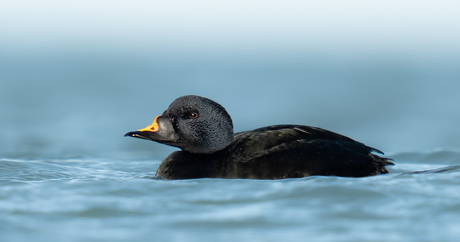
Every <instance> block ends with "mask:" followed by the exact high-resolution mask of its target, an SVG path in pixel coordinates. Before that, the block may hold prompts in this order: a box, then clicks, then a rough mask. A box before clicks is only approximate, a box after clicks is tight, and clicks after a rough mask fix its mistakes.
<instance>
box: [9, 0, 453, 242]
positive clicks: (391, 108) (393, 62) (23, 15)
mask: <svg viewBox="0 0 460 242" xmlns="http://www.w3.org/2000/svg"><path fill="white" fill-rule="evenodd" d="M459 9H460V4H458V3H457V2H455V1H294V0H292V1H255V0H251V1H224V2H222V1H139V0H135V1H89V0H83V1H50V0H44V1H23V0H17V1H9V0H7V1H2V2H1V3H0V158H5V159H12V160H13V161H15V162H19V163H21V162H22V163H25V164H30V163H28V162H29V161H34V162H39V163H40V162H44V163H47V162H50V159H51V160H52V161H53V162H54V161H55V160H56V159H57V160H58V161H62V162H68V161H69V160H72V159H77V160H78V161H80V162H83V164H87V163H85V162H86V161H88V162H90V161H91V162H96V163H95V164H97V162H100V161H101V160H102V161H104V162H107V164H110V163H116V164H120V168H117V169H120V170H122V171H123V170H124V171H126V169H128V170H129V169H131V168H127V167H131V166H133V164H137V163H135V162H137V161H140V160H141V161H149V160H154V161H156V162H157V163H155V162H153V163H152V166H151V167H150V166H148V165H145V167H144V164H143V165H142V170H143V171H147V170H148V171H150V172H152V173H153V174H154V172H155V170H156V167H155V166H158V164H159V163H158V162H159V161H161V160H162V159H163V158H164V157H165V156H166V155H168V154H169V153H170V152H172V151H173V150H175V149H174V148H171V147H166V146H163V145H159V144H155V143H153V142H147V141H144V140H137V139H132V138H124V137H122V136H123V134H124V133H126V132H127V131H131V130H135V129H139V128H143V127H145V126H147V125H148V124H150V123H151V122H152V120H153V118H154V117H155V116H156V115H158V114H161V113H162V112H163V111H164V110H165V109H166V108H167V107H168V105H169V104H170V103H171V102H172V101H173V100H174V99H175V98H177V97H179V96H182V95H187V94H195V95H201V96H205V97H208V98H211V99H213V100H215V101H217V102H219V103H220V104H222V105H223V106H224V107H225V108H226V109H227V111H228V112H229V113H230V115H231V116H232V118H233V123H234V128H235V131H243V130H248V129H254V128H258V127H261V126H266V125H272V124H281V123H292V124H306V125H312V126H319V127H322V128H326V129H330V130H333V131H335V132H338V133H342V134H344V135H347V136H349V137H351V138H354V139H357V140H359V141H362V142H364V143H366V144H368V145H370V146H373V147H376V148H378V149H381V150H383V151H384V152H386V153H387V154H389V155H390V156H391V155H393V157H403V158H404V157H406V156H404V155H403V154H418V155H415V156H413V157H412V156H410V157H412V158H410V159H409V161H411V162H413V163H417V162H418V161H420V160H424V159H422V158H420V154H428V155H430V154H433V152H434V153H435V154H437V153H436V152H444V151H446V150H447V151H448V152H454V153H453V154H452V156H449V159H450V160H449V162H450V163H449V162H442V161H441V162H440V163H437V162H438V160H436V159H435V158H433V160H430V159H428V158H427V159H428V161H429V162H431V163H434V164H438V165H437V166H436V165H434V167H440V166H442V164H450V165H454V164H457V163H456V161H459V158H458V157H460V156H458V153H456V152H458V150H459V148H460V129H459V123H460V108H459V104H460V95H459V94H460V68H459V67H460V31H459V29H460V14H458V13H459ZM449 154H450V153H449ZM422 156H423V155H422ZM429 157H431V156H429ZM435 157H438V156H435ZM452 157H454V158H452ZM419 158H420V159H419ZM438 158H439V157H438ZM406 161H407V160H406ZM425 161H426V159H425ZM117 162H121V163H117ZM395 162H396V163H397V164H398V162H399V164H400V166H399V167H404V162H405V160H404V159H400V160H399V161H398V160H396V161H395ZM22 163H21V164H22ZM34 164H35V163H34ZM53 164H54V163H53ZM57 164H60V163H59V162H57ZM69 164H70V163H69ZM72 164H73V165H74V167H73V168H75V169H77V168H78V167H80V166H81V165H82V164H81V163H79V162H77V163H72ZM101 164H106V163H101ZM121 164H125V165H126V167H123V165H121ZM146 164H149V163H146ZM69 166H71V167H72V165H69ZM96 166H97V165H96ZM5 167H7V168H8V167H9V166H7V165H5ZM13 167H14V166H13ZM97 167H99V166H97ZM106 168H107V167H106ZM423 168H427V167H424V166H413V167H410V169H423ZM428 168H429V167H428ZM8 169H9V168H8ZM48 169H51V171H50V172H52V168H48ZM101 169H102V170H103V169H104V168H101ZM107 169H108V168H107ZM138 169H140V168H138ZM150 169H151V170H150ZM410 169H409V168H408V169H406V170H405V169H404V168H403V169H402V170H397V171H400V172H403V171H410ZM34 170H35V169H33V168H31V172H32V174H33V173H34ZM45 170H46V169H45ZM109 170H110V169H109ZM10 172H12V173H11V174H13V175H11V176H9V175H4V176H5V177H7V178H8V179H7V180H9V181H11V180H17V181H21V179H23V178H21V177H20V176H15V175H14V174H16V173H15V172H24V171H23V170H21V169H19V168H18V169H13V168H11V170H10ZM91 172H92V171H88V174H92V173H91ZM4 174H9V173H4ZM17 174H19V173H17ZM21 174H22V173H21ZM457 174H458V172H457ZM35 175H37V174H35ZM37 176H39V175H37ZM69 176H70V177H71V178H69V179H77V180H78V178H75V177H74V176H72V175H69ZM90 176H91V175H90ZM457 176H458V175H457ZM39 177H40V176H39ZM58 177H59V176H58ZM77 177H78V176H77ZM109 177H110V175H109ZM29 178H30V177H28V178H27V179H29ZM5 179H6V178H5ZM27 179H26V180H27ZM43 179H45V178H43ZM38 180H40V181H42V180H41V179H38ZM45 180H46V179H45ZM457 180H458V177H457ZM143 182H144V183H145V181H143ZM149 182H155V181H149ZM208 182H209V183H213V181H208ZM221 183H222V182H221ZM162 184H163V183H162ZM380 185H382V184H380ZM102 187H103V186H102ZM452 188H453V187H452ZM5 189H6V188H5ZM8 189H10V190H8V191H11V189H13V190H15V189H16V188H15V187H14V186H13V187H12V188H11V187H9V188H8ZM44 189H45V188H44ZM46 189H47V188H46ZM102 189H103V188H102ZM146 189H148V188H146ZM267 189H270V187H268V188H267ZM449 191H450V190H449ZM201 192H202V193H203V192H204V191H201ZM13 194H16V193H13ZM198 194H199V193H198ZM50 196H51V195H50ZM307 196H308V195H307ZM414 199H415V200H416V201H417V202H418V201H419V200H417V199H418V198H414ZM415 200H414V201H415ZM73 201H74V200H70V201H69V202H70V203H72V202H73ZM10 202H11V203H8V202H6V204H7V205H8V204H9V205H11V204H15V203H16V200H12V201H10ZM45 204H46V203H45ZM0 205H1V204H0ZM7 205H5V206H6V207H8V206H7ZM101 206H102V205H101ZM251 206H252V205H251ZM256 207H257V206H256ZM189 208H190V209H191V210H193V209H194V208H193V206H192V207H189ZM11 211H16V212H17V210H14V209H13V210H11ZM411 211H412V210H411ZM28 212H30V211H28ZM433 212H434V213H435V212H436V211H433ZM12 213H13V214H14V213H15V212H12ZM25 213H27V212H25ZM31 213H33V212H31ZM10 215H11V214H10ZM11 216H13V215H11ZM184 216H185V217H187V215H184ZM45 217H46V216H45ZM179 217H180V216H179ZM14 218H16V217H14ZM288 219H292V217H291V218H288ZM25 220H27V218H25ZM45 220H46V219H45ZM57 220H58V221H59V219H57ZM135 220H136V218H134V219H133V221H135ZM14 221H21V220H14ZM39 221H41V220H39ZM61 221H65V219H61ZM191 221H192V222H193V221H194V220H193V219H191ZM406 222H407V221H406ZM457 222H458V221H457ZM37 223H40V224H41V222H37ZM408 223H409V224H410V222H408ZM44 224H45V225H46V223H44ZM83 224H85V223H83ZM457 224H458V223H457ZM64 225H65V223H64ZM64 225H63V226H64ZM400 225H401V224H400ZM70 226H71V225H68V227H70ZM81 226H83V227H84V225H81ZM225 226H228V224H227V225H225ZM225 226H224V228H225ZM31 227H33V225H31ZM64 227H65V226H64ZM121 227H122V226H121ZM105 229H106V230H104V228H101V231H106V232H107V231H110V230H108V228H105ZM291 229H292V228H291ZM83 230H84V229H83ZM12 231H13V232H14V231H15V230H12ZM63 231H64V232H63V236H66V235H68V234H66V233H65V231H66V230H65V229H64V230H63ZM294 231H295V229H294ZM422 231H426V230H423V229H422ZM95 233H96V232H95ZM261 233H263V231H262V232H261ZM70 234H71V233H70ZM107 234H109V232H107ZM140 234H142V232H141V233H140ZM294 234H295V233H294ZM157 235H158V236H159V235H161V234H157ZM239 235H241V236H243V234H239ZM448 235H449V234H448ZM74 236H75V235H74ZM163 236H164V234H163ZM102 237H104V236H102ZM160 237H161V236H160ZM185 237H186V236H185ZM358 237H359V236H358ZM10 238H15V237H14V234H12V235H11V237H10ZM24 238H25V240H28V239H30V238H28V237H27V233H25V237H24ZM45 238H46V237H45ZM76 238H77V240H78V238H79V237H76ZM84 238H85V239H88V238H93V239H94V238H98V237H91V235H88V237H84ZM121 238H125V237H123V236H121ZM127 238H129V236H127ZM141 238H143V237H141ZM181 238H182V237H181ZM294 238H297V237H294ZM327 238H329V237H327ZM331 238H332V239H337V238H335V237H331ZM355 238H356V237H355ZM369 238H371V239H372V238H374V237H372V236H370V237H369ZM375 238H378V236H376V237H375ZM398 238H399V237H398ZM403 238H404V237H403ZM433 238H436V237H433ZM447 238H449V237H447ZM112 239H113V238H112ZM406 239H407V238H406ZM416 239H418V240H419V239H421V237H418V238H417V237H416ZM178 240H180V239H178ZM419 241H420V240H419Z"/></svg>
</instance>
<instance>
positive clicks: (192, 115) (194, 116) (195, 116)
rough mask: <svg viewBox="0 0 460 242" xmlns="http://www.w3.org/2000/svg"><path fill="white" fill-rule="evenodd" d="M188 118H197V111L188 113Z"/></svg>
mask: <svg viewBox="0 0 460 242" xmlns="http://www.w3.org/2000/svg"><path fill="white" fill-rule="evenodd" d="M189 117H190V118H198V113H197V112H193V113H191V114H190V115H189Z"/></svg>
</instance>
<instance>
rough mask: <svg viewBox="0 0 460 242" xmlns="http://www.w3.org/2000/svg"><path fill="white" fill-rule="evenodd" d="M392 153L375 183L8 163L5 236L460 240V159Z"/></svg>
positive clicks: (454, 154)
mask: <svg viewBox="0 0 460 242" xmlns="http://www.w3.org/2000/svg"><path fill="white" fill-rule="evenodd" d="M390 155H391V157H393V158H395V160H397V161H398V162H397V166H394V167H389V169H390V171H391V173H390V174H386V175H380V176H374V177H365V178H341V177H321V176H313V177H306V178H300V179H284V180H244V179H229V180H226V179H194V180H177V181H166V180H159V179H157V178H156V177H155V170H156V169H157V168H158V166H159V164H160V161H158V160H157V161H155V160H131V161H126V160H107V159H89V158H87V159H33V160H25V159H7V158H3V159H0V174H1V179H0V208H1V210H0V214H1V216H0V230H1V235H0V238H1V240H2V241H295V240H297V241H305V240H315V241H317V240H326V241H363V240H365V241H456V239H457V238H459V237H460V229H459V228H460V219H459V218H460V190H459V189H458V187H459V185H460V165H459V164H460V152H459V151H452V150H433V151H429V152H422V153H416V152H403V153H395V154H390ZM413 171H419V172H413Z"/></svg>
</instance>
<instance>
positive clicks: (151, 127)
mask: <svg viewBox="0 0 460 242" xmlns="http://www.w3.org/2000/svg"><path fill="white" fill-rule="evenodd" d="M158 117H160V115H158V116H156V117H155V119H154V120H153V123H152V124H151V125H149V126H147V127H145V128H143V129H139V130H138V131H149V132H157V131H158V129H159V126H158V123H157V118H158Z"/></svg>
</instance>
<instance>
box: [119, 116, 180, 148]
mask: <svg viewBox="0 0 460 242" xmlns="http://www.w3.org/2000/svg"><path fill="white" fill-rule="evenodd" d="M124 136H129V137H135V138H140V139H147V140H152V141H157V142H160V143H161V142H165V141H166V142H167V141H176V140H178V139H179V136H178V135H177V134H176V131H175V130H174V127H173V125H172V124H171V121H170V120H169V118H167V117H164V116H160V115H158V116H156V117H155V119H154V120H153V123H152V124H151V125H149V126H147V127H145V128H143V129H139V130H137V131H131V132H128V133H126V134H125V135H124Z"/></svg>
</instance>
